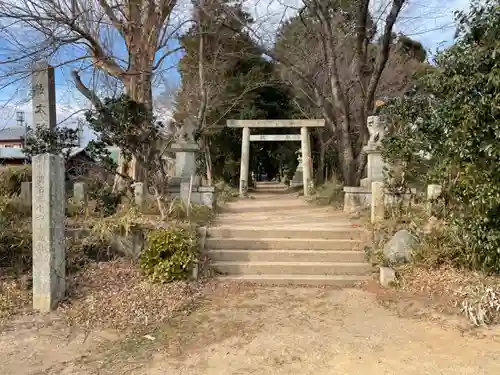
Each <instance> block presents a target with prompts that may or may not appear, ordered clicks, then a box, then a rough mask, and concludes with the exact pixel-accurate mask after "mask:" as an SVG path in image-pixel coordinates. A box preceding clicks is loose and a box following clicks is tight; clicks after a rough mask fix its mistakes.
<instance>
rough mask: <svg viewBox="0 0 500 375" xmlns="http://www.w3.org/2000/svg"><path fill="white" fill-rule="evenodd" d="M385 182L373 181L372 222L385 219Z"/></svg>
mask: <svg viewBox="0 0 500 375" xmlns="http://www.w3.org/2000/svg"><path fill="white" fill-rule="evenodd" d="M384 195H385V194H384V183H383V182H379V181H374V182H372V197H371V198H372V200H371V222H372V224H375V223H378V222H381V221H382V220H384V215H385V202H384Z"/></svg>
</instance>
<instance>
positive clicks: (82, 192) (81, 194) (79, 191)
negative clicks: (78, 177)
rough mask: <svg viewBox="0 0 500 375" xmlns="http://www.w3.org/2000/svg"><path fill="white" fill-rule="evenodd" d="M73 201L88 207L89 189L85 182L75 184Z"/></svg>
mask: <svg viewBox="0 0 500 375" xmlns="http://www.w3.org/2000/svg"><path fill="white" fill-rule="evenodd" d="M73 199H74V201H75V203H76V204H80V205H82V206H86V205H87V188H86V186H85V183H84V182H75V183H74V185H73Z"/></svg>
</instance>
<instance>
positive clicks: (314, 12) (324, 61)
mask: <svg viewBox="0 0 500 375" xmlns="http://www.w3.org/2000/svg"><path fill="white" fill-rule="evenodd" d="M372 3H374V1H370V0H349V1H347V0H345V1H344V0H336V1H326V0H302V7H301V8H300V9H297V10H298V11H299V15H302V14H304V15H305V14H306V13H307V19H308V21H305V27H306V29H307V30H308V32H309V38H307V39H306V40H304V42H305V43H307V42H308V41H310V40H314V39H316V40H317V44H316V46H315V47H316V49H317V50H316V52H315V53H312V54H309V55H308V56H305V60H304V59H303V58H302V59H301V58H297V55H296V53H297V52H296V50H287V51H285V53H279V51H276V50H275V49H274V48H271V47H270V46H269V43H268V42H267V39H268V38H263V37H262V35H260V34H259V32H258V31H257V29H254V30H253V36H254V37H255V38H256V39H259V40H261V41H262V42H261V44H260V45H261V48H262V52H263V53H265V54H267V55H268V56H270V57H271V58H273V59H274V60H275V61H278V62H279V63H280V64H281V65H282V66H283V67H284V68H285V69H286V70H287V71H288V72H289V74H290V76H289V77H293V82H295V84H294V85H297V82H300V85H301V86H302V89H303V91H304V92H307V97H308V98H309V99H310V100H311V101H312V102H313V103H314V105H315V106H316V107H317V108H319V109H320V110H321V114H322V116H323V117H324V118H325V120H326V122H327V125H328V128H329V130H330V132H331V135H332V136H333V138H332V140H331V141H330V142H333V144H334V145H335V148H336V150H337V154H338V155H339V157H340V164H341V172H342V176H343V180H344V183H346V184H348V185H357V184H359V180H360V179H361V175H362V172H363V171H364V168H365V165H366V155H365V153H364V152H363V150H362V145H363V144H364V143H366V142H367V140H368V130H367V127H366V118H367V116H369V115H370V114H372V113H373V111H374V102H375V98H376V94H377V89H378V87H379V84H380V80H381V77H382V73H383V72H384V69H385V68H386V66H387V62H388V60H389V57H390V54H391V45H392V42H393V29H394V25H395V23H396V21H397V20H398V16H399V15H400V12H401V10H402V8H403V6H404V5H405V3H406V0H386V1H385V2H384V4H383V9H385V11H384V12H381V14H382V16H380V19H376V20H374V19H373V15H372V14H371V13H370V9H371V8H373V7H372V6H373V4H372ZM304 18H305V17H304ZM282 24H283V23H282ZM377 29H378V30H377ZM377 32H378V34H379V39H378V42H374V37H375V35H376V33H377ZM346 44H349V45H350V46H351V47H350V49H351V51H352V53H351V54H350V55H346V54H345V53H344V51H345V45H346ZM311 56H312V57H311ZM311 59H312V61H311ZM304 61H307V62H308V63H307V64H304ZM343 67H348V69H349V73H348V75H349V77H350V79H349V81H348V82H346V81H344V80H343V79H342V76H343V74H342V71H341V70H342V68H343ZM311 68H312V69H311ZM318 68H320V69H318ZM315 71H316V72H321V74H315ZM344 76H345V75H344ZM354 102H356V104H354ZM353 106H355V107H356V111H353V110H352V109H353Z"/></svg>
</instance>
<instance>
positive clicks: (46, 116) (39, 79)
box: [31, 61, 56, 129]
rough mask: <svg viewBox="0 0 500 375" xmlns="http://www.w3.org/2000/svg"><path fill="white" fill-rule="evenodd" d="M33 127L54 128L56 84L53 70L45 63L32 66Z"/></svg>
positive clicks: (39, 62) (40, 62)
mask: <svg viewBox="0 0 500 375" xmlns="http://www.w3.org/2000/svg"><path fill="white" fill-rule="evenodd" d="M31 85H32V87H31V90H32V95H33V98H32V103H33V104H32V105H33V126H34V127H35V128H40V127H48V128H49V129H54V128H55V127H56V83H55V75H54V68H53V67H52V66H50V65H49V64H48V63H47V62H46V61H38V62H36V63H35V64H33V77H32V83H31Z"/></svg>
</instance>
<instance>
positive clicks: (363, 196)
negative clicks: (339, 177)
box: [343, 186, 372, 213]
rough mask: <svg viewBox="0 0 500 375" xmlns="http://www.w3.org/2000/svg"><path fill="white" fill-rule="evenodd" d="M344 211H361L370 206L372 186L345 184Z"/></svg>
mask: <svg viewBox="0 0 500 375" xmlns="http://www.w3.org/2000/svg"><path fill="white" fill-rule="evenodd" d="M343 190H344V212H347V213H353V212H359V211H362V210H364V209H366V208H369V207H370V202H371V194H372V193H371V187H370V188H368V187H364V186H344V189H343Z"/></svg>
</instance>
